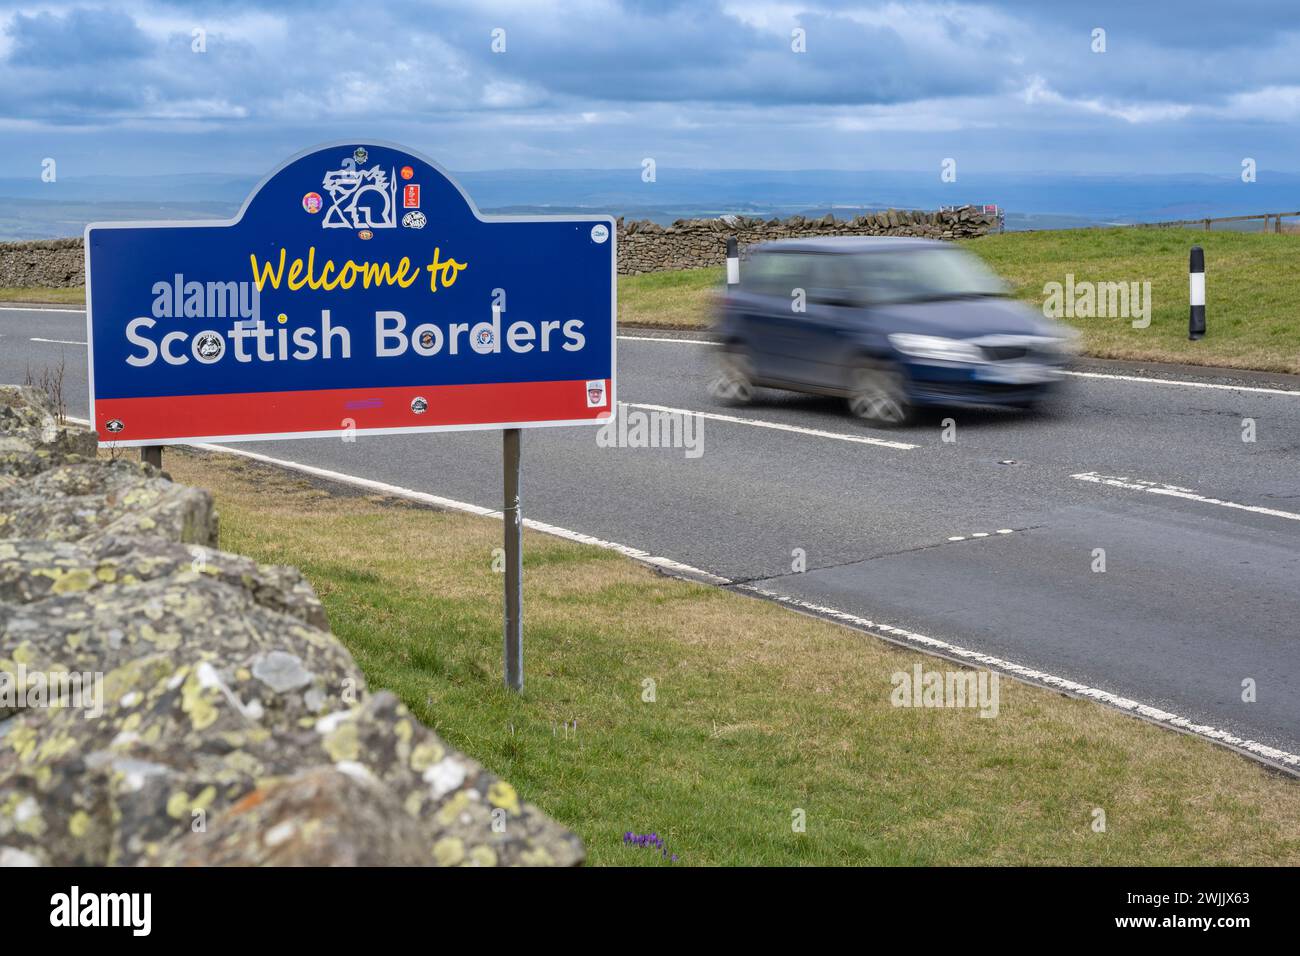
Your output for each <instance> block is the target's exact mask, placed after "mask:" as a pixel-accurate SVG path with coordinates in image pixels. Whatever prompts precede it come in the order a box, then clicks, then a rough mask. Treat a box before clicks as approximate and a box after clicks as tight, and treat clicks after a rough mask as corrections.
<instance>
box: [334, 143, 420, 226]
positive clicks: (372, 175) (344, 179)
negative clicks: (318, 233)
mask: <svg viewBox="0 0 1300 956" xmlns="http://www.w3.org/2000/svg"><path fill="white" fill-rule="evenodd" d="M357 153H361V154H363V155H364V154H365V150H363V149H359V150H357ZM364 161H365V160H364V159H362V160H356V154H353V158H352V159H345V160H343V163H342V165H341V168H339V169H332V170H330V171H329V172H327V173H326V174H325V178H324V179H323V180H322V181H321V184H322V185H323V186H324V188H325V191H326V192H327V193H329V196H330V207H329V209H327V210H326V211H325V218H324V219H322V220H321V228H322V229H366V228H373V229H394V228H396V227H397V179H396V177H395V176H393V175H392V172H391V170H390V171H388V172H385V171H384V169H383V167H382V166H379V165H378V164H376V165H374V166H372V167H370V168H369V169H361V168H360V167H361V163H363V162H364ZM417 189H418V187H417Z"/></svg>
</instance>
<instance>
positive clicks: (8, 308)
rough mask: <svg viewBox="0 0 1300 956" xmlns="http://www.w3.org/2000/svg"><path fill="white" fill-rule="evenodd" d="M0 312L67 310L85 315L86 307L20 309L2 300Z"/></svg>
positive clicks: (73, 313)
mask: <svg viewBox="0 0 1300 956" xmlns="http://www.w3.org/2000/svg"><path fill="white" fill-rule="evenodd" d="M0 312H66V313H67V314H69V315H85V314H86V310H85V309H45V308H40V309H20V308H18V307H16V306H12V305H5V304H4V303H3V302H0Z"/></svg>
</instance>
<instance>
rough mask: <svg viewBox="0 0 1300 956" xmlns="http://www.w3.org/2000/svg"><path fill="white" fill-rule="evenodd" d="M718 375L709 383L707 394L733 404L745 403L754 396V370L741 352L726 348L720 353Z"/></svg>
mask: <svg viewBox="0 0 1300 956" xmlns="http://www.w3.org/2000/svg"><path fill="white" fill-rule="evenodd" d="M719 364H720V365H721V368H720V369H719V370H718V376H717V378H715V379H714V380H713V381H712V382H710V383H709V394H710V395H711V396H713V397H714V398H716V399H718V400H720V401H724V402H729V403H731V404H733V405H746V404H748V403H749V402H750V401H751V400H752V399H753V397H754V371H753V367H752V366H751V365H750V364H749V359H748V358H746V357H745V354H744V353H743V352H740V351H738V350H736V349H733V348H728V349H726V350H725V351H723V353H722V359H721V362H720V363H719Z"/></svg>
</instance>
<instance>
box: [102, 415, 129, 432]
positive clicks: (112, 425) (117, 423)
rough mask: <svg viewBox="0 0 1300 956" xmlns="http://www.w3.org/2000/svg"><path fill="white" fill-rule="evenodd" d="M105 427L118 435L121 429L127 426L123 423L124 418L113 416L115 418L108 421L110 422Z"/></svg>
mask: <svg viewBox="0 0 1300 956" xmlns="http://www.w3.org/2000/svg"><path fill="white" fill-rule="evenodd" d="M104 427H105V428H107V429H108V430H109V431H111V432H112V433H113V434H114V435H116V434H117V433H118V432H120V431H121V430H122V429H123V428H125V427H126V426H124V425H123V424H122V419H120V418H113V419H110V420H109V421H108V423H107V424H106V425H105V426H104Z"/></svg>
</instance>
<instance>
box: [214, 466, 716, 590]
mask: <svg viewBox="0 0 1300 956" xmlns="http://www.w3.org/2000/svg"><path fill="white" fill-rule="evenodd" d="M194 447H195V448H201V449H203V450H204V451H214V452H220V453H223V454H229V455H238V456H240V457H241V458H251V459H252V460H253V461H260V462H263V463H265V464H268V465H276V466H279V467H281V468H288V469H289V470H291V471H297V472H301V473H303V474H306V475H313V476H315V477H317V478H326V479H329V480H330V481H337V482H341V483H343V484H348V485H352V486H354V487H357V488H365V489H367V490H370V491H377V492H380V493H382V494H386V495H392V496H393V497H395V498H406V499H408V500H410V501H418V502H421V503H422V504H427V505H433V506H434V507H436V508H443V509H445V510H447V511H461V512H464V513H466V514H472V515H478V516H480V517H483V518H498V519H499V518H500V517H501V512H500V511H495V510H493V509H491V508H484V507H483V506H482V505H475V504H470V503H469V502H467V501H456V500H455V499H452V498H443V497H441V496H439V495H431V494H428V493H427V492H423V491H414V490H412V489H410V488H402V487H400V486H398V485H390V484H387V483H386V482H382V481H374V480H372V479H370V478H358V477H357V476H355V475H348V474H344V473H343V472H338V471H331V470H329V469H328V468H317V467H316V466H315V465H304V464H302V463H301V462H296V461H286V460H284V459H282V458H272V457H271V456H270V455H261V454H258V453H257V452H253V451H245V450H244V449H242V448H230V447H227V446H225V445H195V446H194ZM524 527H525V528H531V529H532V530H534V531H540V532H541V533H542V534H549V535H554V536H555V537H557V538H566V539H568V540H569V541H576V542H577V543H579V544H589V545H592V546H594V547H597V548H604V549H606V550H608V551H617V552H618V553H619V554H622V555H625V556H626V557H629V558H632V559H633V560H635V561H640V562H641V563H642V564H650V565H654V566H655V567H658V568H663V569H664V570H666V571H672V572H674V573H676V574H680V575H685V576H687V577H692V578H698V579H699V580H702V581H707V582H709V583H711V584H729V583H730V582H729V581H728V580H727V579H726V578H723V577H719V576H718V575H716V574H712V573H711V572H709V571H703V570H701V569H700V568H694V567H691V566H690V565H689V564H682V563H681V562H680V561H674V560H672V559H671V558H665V557H660V556H659V555H654V554H651V553H650V552H649V551H642V550H641V549H640V548H633V547H631V546H629V545H626V544H619V543H617V542H615V541H606V540H604V539H602V538H596V537H593V536H592V535H589V534H583V533H582V532H580V531H570V530H569V529H568V528H561V527H560V526H559V525H553V524H548V523H547V522H545V521H537V520H535V519H533V518H525V519H524Z"/></svg>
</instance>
